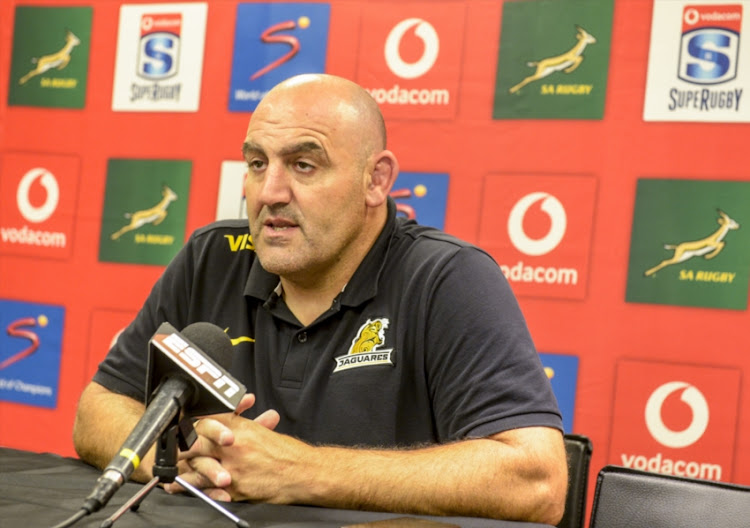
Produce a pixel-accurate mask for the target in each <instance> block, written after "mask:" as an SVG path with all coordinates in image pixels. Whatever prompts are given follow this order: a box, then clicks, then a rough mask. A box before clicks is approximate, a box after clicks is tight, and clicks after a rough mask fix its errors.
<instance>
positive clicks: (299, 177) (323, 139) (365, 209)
mask: <svg viewBox="0 0 750 528" xmlns="http://www.w3.org/2000/svg"><path fill="white" fill-rule="evenodd" d="M385 142H386V133H385V125H384V123H383V118H382V115H381V114H380V110H379V109H378V106H377V103H375V101H374V100H373V99H372V97H370V95H369V94H368V93H367V92H366V91H365V90H363V89H362V88H361V87H359V86H358V85H356V84H354V83H353V82H351V81H348V80H346V79H343V78H340V77H335V76H332V75H300V76H296V77H292V78H291V79H287V80H286V81H284V82H282V83H281V84H279V85H277V86H276V87H274V88H273V89H272V90H271V91H270V92H269V93H268V94H267V95H266V96H265V97H264V98H263V100H262V101H261V102H260V103H259V104H258V107H257V109H256V110H255V112H253V115H252V117H251V119H250V124H249V126H248V130H247V136H246V138H245V143H244V145H243V154H244V156H245V160H246V161H247V163H248V177H247V179H246V182H245V194H246V198H247V212H248V218H249V223H250V232H251V234H252V237H253V242H254V245H255V248H256V253H257V255H258V258H259V259H260V262H261V264H262V265H263V267H264V268H266V269H267V270H268V271H270V272H272V273H276V274H278V275H281V276H282V279H289V280H293V281H295V282H297V283H299V284H301V285H302V284H307V285H309V286H311V287H312V286H314V285H315V283H316V282H318V281H321V280H322V281H338V280H340V279H341V277H343V279H344V281H347V280H348V278H349V276H351V273H353V271H354V270H355V269H356V266H357V265H358V264H359V262H360V261H361V259H362V258H363V257H364V255H365V254H366V253H367V250H368V249H369V248H370V246H371V245H372V243H373V242H374V240H375V238H376V237H377V235H378V233H379V231H380V229H381V228H382V226H383V223H384V222H385V216H386V198H387V196H388V193H389V191H390V188H391V186H392V185H393V182H394V181H395V179H396V176H397V174H398V163H397V161H396V158H395V157H394V156H393V154H392V153H391V152H389V151H387V150H385Z"/></svg>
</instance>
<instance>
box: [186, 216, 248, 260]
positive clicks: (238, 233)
mask: <svg viewBox="0 0 750 528" xmlns="http://www.w3.org/2000/svg"><path fill="white" fill-rule="evenodd" d="M188 244H189V245H190V246H192V248H193V251H194V252H196V253H203V252H205V251H209V252H210V253H211V254H212V255H213V256H214V257H216V256H217V255H220V254H226V255H227V256H229V255H232V254H237V253H243V254H244V253H252V254H255V246H254V245H253V239H252V237H251V236H250V230H249V229H248V226H247V220H242V219H236V220H235V219H230V220H217V221H215V222H212V223H210V224H207V225H205V226H203V227H199V228H198V229H196V230H195V231H193V234H192V235H191V236H190V239H189V241H188Z"/></svg>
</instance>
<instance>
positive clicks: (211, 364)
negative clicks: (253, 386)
mask: <svg viewBox="0 0 750 528" xmlns="http://www.w3.org/2000/svg"><path fill="white" fill-rule="evenodd" d="M197 341H200V346H198V345H196V342H197ZM204 351H205V352H204ZM231 355H232V349H231V341H230V340H229V338H228V336H227V335H226V334H225V333H224V332H222V331H221V329H220V328H219V327H218V326H216V325H213V324H211V323H205V322H203V323H193V324H191V325H189V326H187V327H186V328H185V329H184V330H183V331H182V332H178V331H177V330H176V329H175V328H174V327H173V326H172V325H171V324H169V323H162V324H161V325H160V326H159V328H158V329H157V330H156V333H155V334H154V335H153V337H152V338H151V340H150V341H149V354H148V370H147V373H146V399H147V401H146V404H148V403H149V402H150V401H151V398H152V396H153V393H154V392H155V390H156V388H157V386H158V384H159V383H160V382H161V381H162V380H163V379H164V378H165V377H166V376H167V375H175V374H183V375H187V377H188V378H189V379H190V380H191V381H193V384H194V385H195V388H196V390H195V392H194V394H193V396H192V399H191V401H189V402H187V403H186V405H185V408H184V409H183V411H184V413H185V415H186V416H199V415H204V414H216V413H221V412H231V411H234V410H235V409H236V408H237V406H238V405H239V403H240V400H241V399H242V397H243V396H244V395H245V393H246V392H247V389H246V387H245V386H244V385H243V384H242V383H240V382H239V381H238V380H236V379H234V378H233V377H232V376H231V375H230V374H229V373H228V372H227V369H228V368H229V367H231V363H232V357H231Z"/></svg>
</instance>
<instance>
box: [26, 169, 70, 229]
mask: <svg viewBox="0 0 750 528" xmlns="http://www.w3.org/2000/svg"><path fill="white" fill-rule="evenodd" d="M37 178H38V179H39V183H41V184H42V186H43V187H44V190H45V191H46V192H47V198H46V199H45V200H44V203H43V204H42V205H40V206H39V207H35V206H33V205H32V204H31V202H30V201H29V190H30V189H31V186H32V185H33V183H34V181H35V180H36V179H37ZM59 200H60V188H59V186H58V185H57V180H56V179H55V176H54V175H53V174H52V173H51V172H50V171H48V170H47V169H43V168H41V167H36V168H34V169H31V170H30V171H29V172H27V173H26V174H24V175H23V178H21V183H19V184H18V191H17V192H16V203H17V204H18V210H19V211H20V212H21V214H22V215H23V217H24V218H25V219H26V220H28V221H29V222H34V223H39V222H44V221H45V220H47V218H49V217H50V215H52V213H54V212H55V209H56V208H57V202H58V201H59Z"/></svg>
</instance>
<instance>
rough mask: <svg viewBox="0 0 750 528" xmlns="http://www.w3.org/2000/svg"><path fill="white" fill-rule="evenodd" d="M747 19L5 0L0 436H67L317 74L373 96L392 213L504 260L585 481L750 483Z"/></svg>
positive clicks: (456, 5) (495, 7)
mask: <svg viewBox="0 0 750 528" xmlns="http://www.w3.org/2000/svg"><path fill="white" fill-rule="evenodd" d="M748 20H750V0H732V1H723V0H721V1H719V0H701V1H692V0H621V1H620V0H618V1H615V0H566V1H564V2H561V1H559V0H498V1H481V2H477V1H471V0H440V1H436V2H428V1H425V0H405V1H400V2H399V1H394V0H372V1H365V0H329V1H326V2H323V1H313V2H301V1H300V2H283V1H254V0H212V1H210V2H209V1H190V2H188V1H185V2H174V3H170V2H149V1H141V0H138V1H132V2H131V1H128V0H118V1H109V0H88V1H86V2H83V1H81V0H71V1H70V2H68V3H66V4H60V3H51V2H49V0H23V1H21V0H7V1H3V2H0V50H2V52H0V424H13V426H12V427H4V426H3V425H0V445H6V446H10V447H17V448H21V449H29V450H34V451H50V452H56V453H60V454H62V455H74V450H73V446H72V440H71V430H72V426H73V419H74V416H75V410H76V405H77V402H78V398H79V396H80V394H81V391H82V390H83V388H84V387H85V386H86V384H87V383H88V381H89V380H90V379H91V375H92V373H93V372H94V370H95V368H96V366H97V364H98V363H99V362H100V361H101V359H102V358H103V357H104V355H105V354H106V353H107V350H108V348H109V346H110V343H111V342H112V340H113V339H115V337H116V335H117V334H118V333H119V332H120V331H121V330H122V329H123V328H124V327H125V326H126V325H127V324H128V322H129V321H130V320H131V319H132V317H133V316H134V315H135V314H136V313H137V312H138V310H139V309H140V307H141V305H142V303H143V300H144V299H145V298H146V296H147V295H148V293H149V291H150V290H151V288H152V286H153V284H154V282H155V281H156V280H157V279H158V277H159V276H160V275H161V273H162V271H163V270H164V268H165V266H166V265H167V264H168V263H169V262H170V260H171V259H172V258H173V257H174V255H175V254H176V253H177V252H178V251H179V250H180V248H181V247H182V246H183V244H184V242H185V240H186V238H187V237H188V236H190V234H191V233H192V232H193V231H194V230H195V229H198V228H199V227H202V226H204V225H206V224H208V223H210V222H212V221H214V220H216V219H223V218H245V217H246V211H245V198H244V195H243V182H244V178H245V172H246V167H245V165H244V163H243V160H242V155H241V147H242V141H243V140H244V137H245V132H246V129H247V124H248V119H249V118H250V116H251V114H252V112H253V111H254V109H255V108H256V106H257V104H258V101H259V100H260V99H261V98H262V97H263V95H264V94H265V93H266V92H267V91H268V90H269V89H270V88H271V87H272V86H273V85H274V84H276V83H277V82H279V81H281V80H282V79H285V78H287V77H289V76H291V75H294V74H297V73H316V72H318V73H319V72H326V73H331V74H336V75H340V76H343V77H346V78H348V79H351V80H353V81H355V82H357V83H359V84H361V85H362V86H363V87H364V88H365V89H367V90H368V91H369V92H370V93H371V94H372V96H373V98H374V99H375V100H376V101H377V102H378V104H379V105H380V107H381V109H382V111H383V114H384V115H385V117H386V121H387V135H388V148H389V149H390V150H392V151H393V152H394V153H395V155H396V156H397V158H398V161H399V167H400V170H401V172H400V174H399V176H398V179H397V180H396V183H395V185H394V187H393V189H392V192H391V195H392V197H393V199H394V200H395V202H396V204H397V208H398V214H399V215H401V216H403V217H406V218H413V219H415V220H416V221H418V222H421V223H424V224H427V225H432V226H436V227H439V228H442V229H444V230H445V231H447V232H449V233H451V234H454V235H456V236H458V237H460V238H462V239H465V240H467V241H468V242H471V243H474V244H476V245H478V246H480V247H482V248H483V249H484V250H485V251H487V252H488V253H489V254H490V255H491V256H492V257H493V258H494V259H495V260H496V261H497V263H498V264H499V265H500V266H501V268H502V270H503V272H504V273H505V275H506V277H507V279H508V281H509V283H510V286H511V287H512V289H513V291H514V292H515V294H516V296H517V299H518V303H519V304H520V306H521V309H522V310H523V312H524V315H525V317H526V321H527V323H528V326H529V329H530V331H531V333H532V335H533V338H534V341H535V343H536V346H537V348H538V350H539V351H540V359H541V363H542V365H543V366H544V367H545V369H546V372H547V375H548V376H549V378H550V382H551V383H552V387H553V389H554V391H555V394H556V396H557V399H558V402H559V404H560V408H561V410H562V413H563V422H564V426H565V430H566V432H572V433H578V434H584V435H586V436H588V437H589V438H591V440H592V442H593V445H594V452H593V458H592V462H591V473H590V478H591V480H590V485H591V486H592V487H593V485H594V482H595V481H594V479H595V477H596V473H597V472H598V470H599V469H600V468H601V467H602V466H603V465H605V464H608V463H616V464H622V465H630V466H632V467H639V468H645V469H647V470H649V471H658V472H662V473H670V474H684V475H689V476H697V477H698V478H707V479H714V480H721V481H727V482H737V483H743V484H747V485H750V420H747V419H746V417H747V416H748V410H749V409H750V390H749V389H748V382H747V381H748V375H749V374H750V354H748V350H750V334H748V332H747V331H746V330H745V329H747V328H749V327H750V311H749V310H748V302H747V301H748V288H749V286H750V216H748V214H749V213H748V211H749V209H748V204H750V169H748V163H747V151H748V147H747V146H748V144H750V128H747V126H746V123H747V122H748V121H749V119H748V115H749V114H748V112H750V107H747V105H746V101H745V99H746V96H745V90H746V89H748V86H749V85H750V62H748V61H750V49H746V48H747V46H749V45H750V39H748V38H747V35H746V33H747V32H748V29H746V28H747V27H748V26H747V24H748ZM227 243H228V245H229V247H230V249H231V250H232V251H254V246H253V243H252V240H251V239H250V237H249V236H248V234H244V235H242V234H240V235H238V236H236V237H231V240H227ZM459 309H460V308H459ZM344 363H347V362H346V361H344V360H342V365H343V366H342V368H344V367H346V366H348V363H347V364H346V365H344ZM38 431H44V432H45V433H44V434H40V433H39V432H38Z"/></svg>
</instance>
